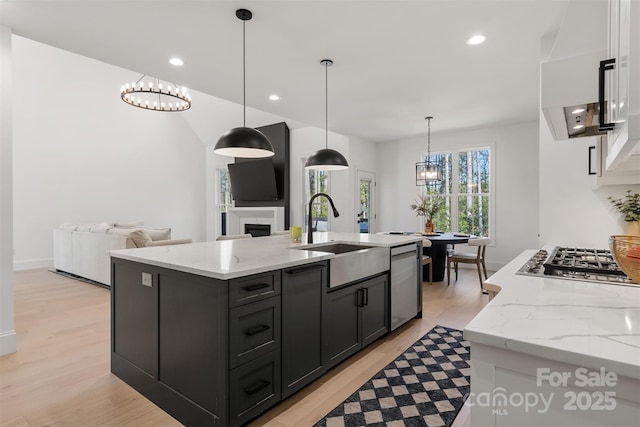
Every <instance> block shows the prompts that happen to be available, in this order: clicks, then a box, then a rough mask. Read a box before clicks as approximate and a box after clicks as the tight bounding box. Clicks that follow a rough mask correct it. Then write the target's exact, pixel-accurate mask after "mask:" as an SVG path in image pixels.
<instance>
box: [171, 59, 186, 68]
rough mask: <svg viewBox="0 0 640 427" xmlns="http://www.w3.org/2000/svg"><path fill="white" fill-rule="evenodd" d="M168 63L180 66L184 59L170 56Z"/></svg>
mask: <svg viewBox="0 0 640 427" xmlns="http://www.w3.org/2000/svg"><path fill="white" fill-rule="evenodd" d="M169 64H171V65H175V66H176V67H182V66H183V65H184V61H183V60H182V59H180V58H171V59H170V60H169Z"/></svg>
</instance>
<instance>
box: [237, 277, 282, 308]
mask: <svg viewBox="0 0 640 427" xmlns="http://www.w3.org/2000/svg"><path fill="white" fill-rule="evenodd" d="M280 277H281V276H280V271H279V270H278V271H270V272H268V273H260V274H255V275H253V276H247V277H239V278H237V279H231V280H229V307H238V306H240V305H243V304H248V303H250V302H254V301H259V300H261V299H265V298H270V297H272V296H274V295H279V294H280Z"/></svg>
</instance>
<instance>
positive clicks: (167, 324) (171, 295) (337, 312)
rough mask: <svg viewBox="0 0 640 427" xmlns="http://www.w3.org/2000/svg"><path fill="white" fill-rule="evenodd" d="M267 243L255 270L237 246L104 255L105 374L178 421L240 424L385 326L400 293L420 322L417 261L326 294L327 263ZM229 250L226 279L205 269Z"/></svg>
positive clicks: (244, 248) (217, 270)
mask: <svg viewBox="0 0 640 427" xmlns="http://www.w3.org/2000/svg"><path fill="white" fill-rule="evenodd" d="M348 237H350V236H348ZM368 238H369V239H378V240H380V241H381V242H380V243H383V244H387V243H388V241H390V243H392V244H396V245H400V246H402V245H406V244H410V245H413V246H412V247H411V251H412V253H413V252H415V253H419V252H420V251H419V249H420V245H419V244H417V243H415V242H407V239H406V238H405V239H400V238H397V237H389V236H373V237H368ZM264 239H265V240H261V241H259V242H258V243H259V244H260V245H262V247H264V250H265V251H266V250H269V249H270V250H271V251H272V252H273V254H270V255H269V256H268V257H265V258H264V259H263V258H259V260H260V262H259V263H256V261H255V260H256V259H258V258H256V257H254V256H252V255H247V254H253V253H254V252H255V250H256V247H255V246H256V245H257V244H258V243H253V242H242V241H238V242H237V243H232V244H218V243H216V244H210V243H201V244H193V245H176V246H175V247H172V248H169V249H166V248H163V249H162V250H158V248H143V249H136V250H125V251H117V252H116V253H115V254H114V253H112V256H111V371H112V372H113V373H114V374H115V375H116V376H118V377H119V378H121V379H122V380H124V381H125V382H126V383H127V384H129V385H130V386H131V387H133V388H134V389H136V390H137V391H139V392H140V393H141V394H143V395H144V396H145V397H147V398H148V399H149V400H151V401H152V402H154V403H155V404H156V405H158V406H159V407H160V408H162V409H163V410H165V411H166V412H167V413H169V414H170V415H172V416H173V417H174V418H176V419H177V420H178V421H180V422H181V423H183V424H185V425H189V426H212V425H220V426H236V425H243V424H246V423H247V422H249V421H250V420H251V419H253V418H255V417H256V416H258V415H259V414H260V413H262V412H264V411H266V410H267V409H269V408H270V407H272V406H274V405H276V404H277V403H278V402H279V401H281V400H282V399H286V398H287V397H289V396H291V395H292V394H294V393H295V392H297V391H298V390H300V389H302V388H303V387H304V386H306V385H308V384H310V383H311V382H313V381H314V380H316V379H317V378H319V377H320V376H322V375H323V374H324V373H325V372H326V371H327V370H328V369H331V368H333V367H334V366H335V365H337V364H338V363H340V362H341V361H343V360H345V359H346V358H348V357H349V356H351V355H352V354H354V353H356V352H357V351H358V350H360V349H361V348H363V347H365V346H367V345H369V344H370V343H372V342H373V341H375V340H376V339H378V338H380V337H381V336H383V335H385V334H387V333H388V332H389V331H390V330H391V324H392V322H391V320H392V319H393V318H394V313H395V312H394V307H395V306H397V305H398V301H399V299H398V298H395V299H396V301H395V304H394V295H396V294H397V289H403V286H404V285H407V284H408V288H407V289H408V290H407V292H405V293H407V295H408V297H409V299H412V300H413V302H411V304H410V305H412V306H413V308H412V311H411V313H410V315H407V316H405V318H406V320H408V319H409V318H411V317H413V316H415V315H416V314H417V315H418V316H419V315H420V311H419V310H420V299H421V297H420V289H421V277H420V275H419V274H418V272H419V271H420V263H419V258H418V257H417V255H416V257H415V260H414V261H413V263H415V264H413V266H411V265H409V263H407V264H408V266H409V268H408V269H398V268H396V267H397V266H396V263H395V262H394V258H393V257H391V258H392V259H391V262H390V264H388V267H387V268H388V270H384V268H381V269H378V272H375V273H372V275H370V276H366V277H362V278H359V279H356V280H353V281H351V282H347V283H344V284H340V285H336V286H334V287H331V286H330V283H331V280H330V274H331V266H332V260H334V258H332V255H328V254H327V253H321V252H317V253H314V254H312V255H308V254H307V253H305V252H303V251H288V248H289V247H288V246H286V245H287V244H286V242H285V243H281V241H280V240H278V239H277V238H274V239H271V238H266V237H265V238H264ZM383 239H384V240H383ZM246 240H249V239H246ZM251 240H258V239H251ZM180 246H182V247H180ZM387 247H389V250H390V253H393V250H394V249H393V248H394V247H396V246H392V245H388V246H387ZM133 251H135V252H133ZM234 251H235V252H234ZM403 253H404V252H403ZM229 254H238V256H237V257H236V258H238V259H242V262H240V263H239V264H238V263H235V264H233V265H232V267H226V268H225V269H226V271H229V269H232V270H233V274H228V273H222V272H221V271H225V269H223V268H221V267H219V266H217V267H211V266H210V263H211V262H212V261H211V260H214V261H213V262H214V263H215V260H220V259H223V258H222V257H223V255H224V256H225V257H226V258H225V259H232V260H233V259H236V258H234V257H233V256H229ZM309 257H310V258H309ZM403 259H404V258H403ZM412 259H413V258H412ZM243 262H244V263H243ZM252 263H253V264H252ZM256 264H258V265H259V266H258V267H255V266H256ZM229 265H231V264H229ZM247 265H253V267H247ZM336 265H338V264H333V266H334V268H337V267H336ZM194 266H195V267H194ZM403 272H404V273H407V274H404V273H403ZM400 273H402V274H400ZM408 273H411V274H408ZM212 276H213V277H212ZM404 276H407V277H408V278H409V279H407V278H406V277H404ZM397 277H404V279H403V280H402V281H398V280H396V278H397ZM411 283H413V284H414V285H411ZM403 284H404V285H403ZM406 320H405V321H406Z"/></svg>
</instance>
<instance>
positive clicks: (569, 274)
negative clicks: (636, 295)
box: [516, 246, 634, 285]
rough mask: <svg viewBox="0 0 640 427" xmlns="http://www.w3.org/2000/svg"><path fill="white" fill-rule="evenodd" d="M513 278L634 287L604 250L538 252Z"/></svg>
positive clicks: (561, 249)
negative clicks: (530, 277)
mask: <svg viewBox="0 0 640 427" xmlns="http://www.w3.org/2000/svg"><path fill="white" fill-rule="evenodd" d="M516 274H520V275H524V276H538V277H541V276H551V277H553V278H556V279H569V280H581V281H587V282H600V283H614V284H620V285H634V283H632V282H631V281H630V280H629V278H628V277H627V275H626V274H625V273H624V271H622V270H621V269H620V267H618V265H617V264H616V262H615V260H614V259H613V255H612V254H611V251H609V250H607V249H591V248H572V247H560V246H556V247H555V248H554V249H553V251H552V252H551V254H549V253H548V252H547V251H546V250H544V249H541V250H539V251H538V252H537V253H536V254H534V255H533V256H532V257H531V258H530V259H529V261H527V263H526V264H525V265H523V266H522V267H521V268H520V269H519V270H518V271H517V273H516Z"/></svg>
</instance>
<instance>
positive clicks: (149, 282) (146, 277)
mask: <svg viewBox="0 0 640 427" xmlns="http://www.w3.org/2000/svg"><path fill="white" fill-rule="evenodd" d="M142 285H143V286H148V287H150V288H151V287H152V286H153V275H152V274H151V273H142Z"/></svg>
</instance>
